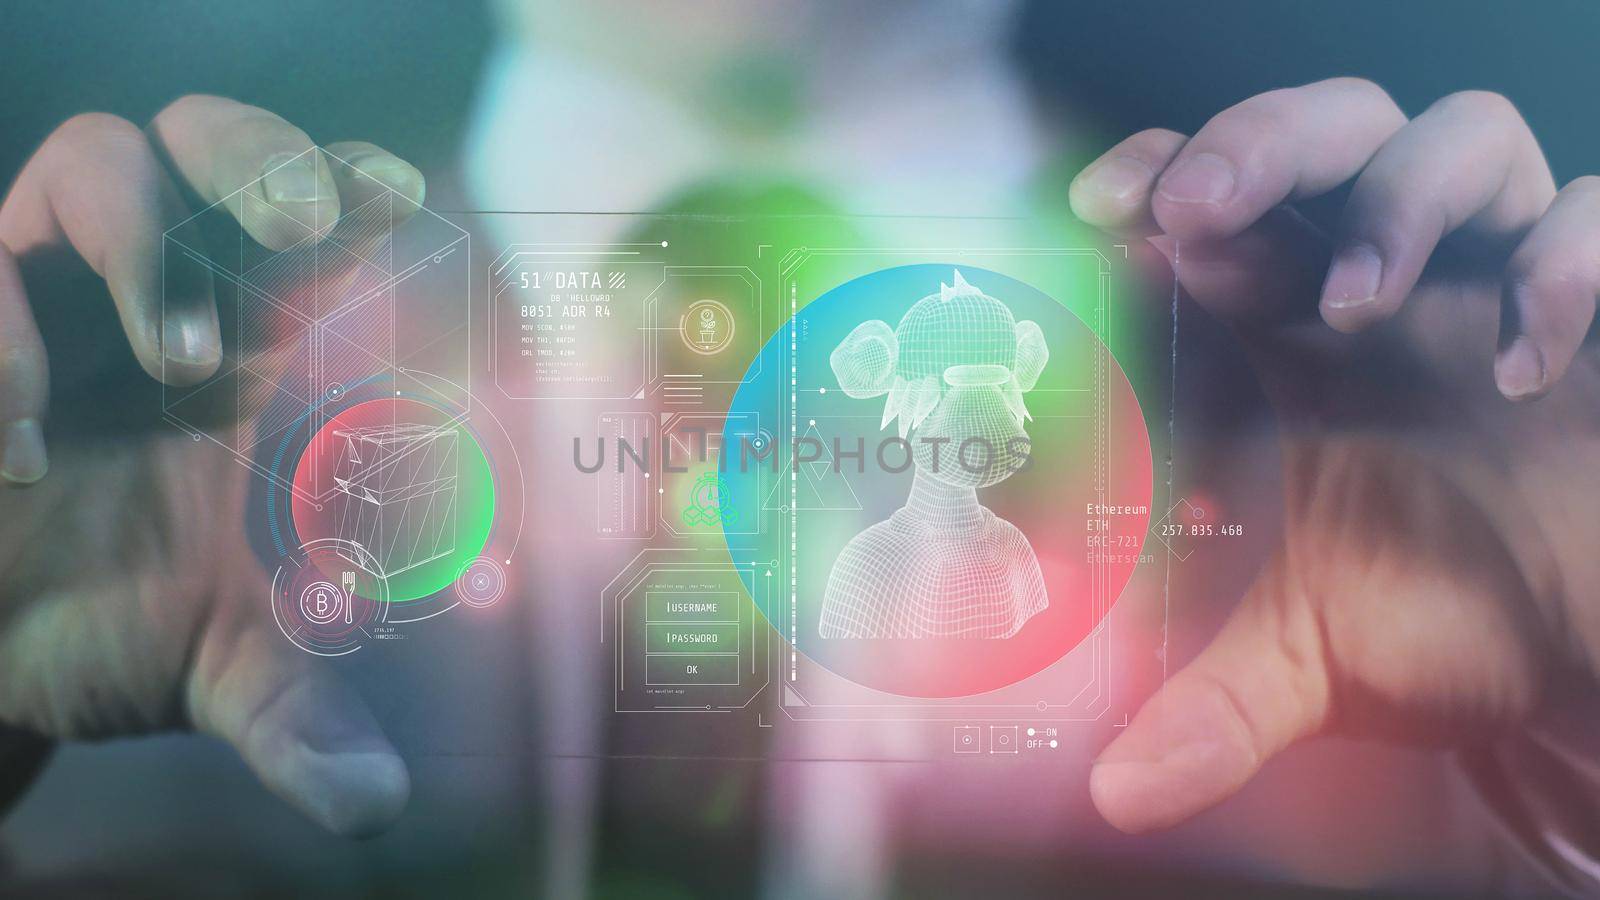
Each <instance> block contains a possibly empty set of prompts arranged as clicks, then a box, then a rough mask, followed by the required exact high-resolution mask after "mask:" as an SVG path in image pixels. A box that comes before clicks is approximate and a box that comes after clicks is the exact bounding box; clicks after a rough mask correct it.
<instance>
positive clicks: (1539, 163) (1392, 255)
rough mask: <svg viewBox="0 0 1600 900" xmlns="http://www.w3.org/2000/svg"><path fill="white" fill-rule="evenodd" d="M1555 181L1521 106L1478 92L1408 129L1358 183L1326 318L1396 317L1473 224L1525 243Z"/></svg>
mask: <svg viewBox="0 0 1600 900" xmlns="http://www.w3.org/2000/svg"><path fill="white" fill-rule="evenodd" d="M1554 196H1555V182H1554V179H1553V178H1552V177H1551V175H1550V168H1549V166H1548V165H1546V164H1545V160H1544V154H1543V153H1542V152H1541V151H1540V150H1539V144H1538V142H1537V141H1535V140H1534V138H1533V134H1532V132H1530V131H1529V130H1528V126H1527V124H1526V123H1524V122H1523V121H1522V117H1521V116H1520V115H1519V114H1518V113H1517V111H1516V108H1515V107H1513V106H1512V105H1511V102H1510V101H1508V100H1506V99H1505V98H1504V97H1501V96H1499V95H1498V94H1489V93H1484V92H1481V91H1470V92H1465V93H1460V94H1452V95H1451V96H1449V97H1446V98H1444V99H1443V100H1441V101H1439V102H1438V103H1435V104H1434V105H1433V106H1432V107H1429V109H1428V110H1427V111H1426V112H1424V113H1423V114H1422V115H1420V116H1418V117H1417V118H1416V119H1415V120H1414V121H1413V122H1412V123H1411V124H1410V125H1408V126H1406V127H1405V128H1403V129H1401V130H1400V131H1399V133H1397V134H1396V135H1395V136H1394V137H1393V138H1392V139H1391V140H1390V141H1389V142H1388V143H1387V144H1385V145H1384V146H1383V147H1382V149H1380V150H1379V151H1378V153H1377V154H1376V155H1375V156H1374V157H1373V159H1372V163H1371V164H1370V165H1368V166H1367V168H1366V170H1365V171H1363V172H1362V173H1361V176H1360V177H1359V178H1357V179H1356V183H1355V187H1354V188H1353V189H1352V191H1351V194H1350V200H1349V203H1348V204H1347V205H1346V206H1345V211H1344V214H1343V218H1342V222H1341V224H1340V229H1339V234H1338V240H1337V247H1338V249H1337V250H1336V252H1335V253H1334V257H1333V264H1332V266H1331V267H1330V268H1329V270H1328V278H1327V280H1326V281H1325V282H1324V284H1323V287H1322V301H1321V303H1322V315H1323V318H1325V319H1326V320H1327V321H1328V324H1330V325H1332V326H1333V327H1335V328H1338V329H1340V330H1341V331H1357V330H1360V329H1362V328H1365V327H1367V326H1369V325H1372V324H1373V323H1375V322H1378V321H1382V320H1383V319H1387V318H1388V317H1390V316H1392V315H1394V313H1395V312H1396V311H1397V310H1399V308H1400V305H1401V304H1402V303H1403V302H1404V301H1405V298H1406V296H1407V295H1408V294H1410V293H1411V290H1412V289H1413V288H1414V287H1415V286H1416V284H1417V280H1418V279H1419V278H1420V277H1421V276H1422V270H1423V267H1424V266H1425V265H1426V264H1427V262H1428V258H1429V257H1430V256H1432V255H1433V252H1434V249H1435V248H1436V247H1437V246H1438V245H1439V241H1440V240H1441V239H1443V238H1444V236H1445V235H1447V234H1450V233H1451V232H1453V231H1456V230H1457V229H1460V228H1463V227H1465V226H1468V225H1471V226H1472V227H1473V228H1474V229H1475V230H1478V231H1480V232H1482V233H1484V234H1487V235H1492V236H1496V237H1506V236H1509V237H1513V238H1514V237H1516V236H1519V235H1520V233H1521V232H1522V231H1523V230H1524V229H1526V228H1528V227H1529V226H1530V225H1532V224H1533V222H1534V221H1535V220H1536V219H1537V218H1538V217H1539V215H1540V214H1541V213H1543V212H1544V210H1545V207H1547V206H1548V205H1549V204H1550V200H1551V198H1553V197H1554Z"/></svg>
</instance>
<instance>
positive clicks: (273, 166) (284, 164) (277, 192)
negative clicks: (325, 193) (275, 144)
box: [261, 152, 322, 203]
mask: <svg viewBox="0 0 1600 900" xmlns="http://www.w3.org/2000/svg"><path fill="white" fill-rule="evenodd" d="M321 187H322V185H321V180H320V179H319V178H318V177H317V158H316V155H315V154H313V153H310V152H306V153H279V154H278V155H276V156H274V157H272V158H271V159H269V160H267V164H266V165H265V166H264V167H262V170H261V192H262V193H263V194H265V195H266V197H267V200H268V201H270V202H272V203H310V202H312V201H314V200H316V199H317V198H318V196H319V195H320V191H321Z"/></svg>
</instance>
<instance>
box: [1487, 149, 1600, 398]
mask: <svg viewBox="0 0 1600 900" xmlns="http://www.w3.org/2000/svg"><path fill="white" fill-rule="evenodd" d="M1505 295H1506V301H1505V308H1506V314H1505V315H1504V317H1503V320H1502V326H1503V327H1502V328H1501V334H1502V337H1501V342H1500V351H1499V353H1498V354H1496V356H1495V365H1494V377H1495V383H1496V384H1497V385H1498V386H1499V388H1500V392H1501V393H1502V394H1504V395H1505V396H1506V397H1508V398H1510V399H1512V400H1521V399H1525V398H1532V397H1538V396H1541V395H1543V394H1544V393H1545V392H1547V391H1548V390H1550V388H1552V387H1554V386H1555V384H1556V382H1558V381H1560V380H1561V376H1562V375H1563V374H1564V373H1565V372H1566V370H1567V366H1568V365H1569V364H1570V363H1571V362H1572V358H1573V356H1575V355H1576V354H1577V352H1578V348H1579V346H1581V345H1582V343H1583V340H1584V336H1585V335H1586V334H1587V333H1588V331H1589V325H1590V323H1591V322H1593V321H1594V305H1595V298H1596V296H1597V295H1600V177H1596V176H1593V175H1590V176H1588V177H1586V178H1579V179H1578V180H1576V181H1574V182H1572V183H1571V184H1569V185H1567V186H1566V187H1565V188H1563V189H1562V190H1561V193H1559V194H1557V195H1556V199H1555V200H1554V201H1552V202H1551V204H1550V208H1549V209H1548V210H1547V211H1546V212H1545V214H1544V216H1543V217H1542V218H1541V219H1539V221H1538V223H1537V224H1535V225H1534V226H1533V230H1532V231H1530V232H1528V236H1527V237H1526V238H1524V239H1523V241H1522V243H1521V245H1519V246H1518V247H1517V249H1516V252H1514V253H1513V254H1512V255H1511V262H1510V263H1509V265H1508V266H1507V268H1506V284H1505Z"/></svg>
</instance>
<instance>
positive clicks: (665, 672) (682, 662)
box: [644, 654, 739, 685]
mask: <svg viewBox="0 0 1600 900" xmlns="http://www.w3.org/2000/svg"><path fill="white" fill-rule="evenodd" d="M644 668H645V674H644V680H645V684H687V685H695V684H738V683H739V657H737V656H709V655H704V654H697V655H690V654H685V655H681V656H654V655H651V656H647V657H645V667H644Z"/></svg>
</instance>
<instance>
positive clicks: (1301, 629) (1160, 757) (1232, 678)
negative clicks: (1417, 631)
mask: <svg viewBox="0 0 1600 900" xmlns="http://www.w3.org/2000/svg"><path fill="white" fill-rule="evenodd" d="M1282 571H1283V568H1282V567H1281V566H1275V567H1273V568H1272V569H1269V572H1268V574H1266V575H1264V576H1263V578H1262V579H1261V580H1260V581H1258V582H1257V583H1256V585H1255V587H1254V588H1252V590H1251V594H1250V596H1248V597H1246V598H1245V601H1244V602H1243V603H1242V604H1241V605H1240V607H1239V609H1238V610H1237V611H1236V612H1235V613H1234V615H1233V617H1232V618H1231V619H1230V620H1229V621H1228V623H1227V624H1226V625H1224V626H1223V629H1222V631H1221V632H1220V633H1219V634H1218V635H1217V637H1216V639H1215V640H1214V641H1213V642H1212V643H1211V645H1210V646H1209V647H1207V648H1206V649H1205V650H1204V651H1203V652H1202V653H1201V654H1200V656H1199V657H1197V658H1196V659H1195V661H1194V662H1193V663H1191V664H1190V665H1189V666H1188V667H1187V668H1185V669H1184V670H1183V671H1182V672H1179V673H1178V674H1177V675H1176V676H1174V677H1173V678H1172V680H1171V681H1170V682H1168V683H1167V684H1166V685H1165V686H1164V687H1163V688H1162V689H1161V692H1160V693H1159V694H1157V695H1156V696H1155V697H1153V698H1151V700H1150V701H1149V702H1148V703H1146V704H1145V706H1144V708H1143V709H1141V710H1140V711H1139V714H1138V715H1137V716H1135V717H1134V720H1133V722H1132V723H1131V724H1129V726H1128V728H1127V729H1126V730H1125V731H1124V732H1123V733H1122V735H1121V736H1120V737H1118V738H1117V739H1116V740H1115V741H1113V742H1112V743H1111V746H1109V747H1107V748H1106V750H1105V752H1104V753H1102V754H1101V755H1100V758H1099V759H1097V760H1096V761H1095V764H1094V768H1093V770H1092V771H1091V773H1090V776H1089V791H1090V794H1091V796H1092V797H1093V799H1094V804H1095V807H1096V808H1097V809H1099V810H1100V814H1101V815H1103V816H1105V818H1106V820H1107V821H1108V822H1110V823H1111V824H1112V825H1114V826H1116V827H1117V828H1119V829H1121V830H1123V831H1127V832H1144V831H1150V830H1153V829H1158V828H1165V827H1168V826H1171V825H1175V824H1177V823H1178V822H1181V821H1183V820H1184V819H1187V818H1189V817H1190V816H1193V815H1194V814H1196V813H1198V812H1200V811H1202V810H1204V809H1207V808H1208V807H1210V806H1212V805H1214V804H1216V803H1217V802H1219V801H1221V800H1223V799H1225V798H1227V797H1229V796H1231V795H1232V794H1233V793H1234V792H1236V791H1237V790H1239V788H1240V787H1242V786H1243V785H1244V784H1245V782H1246V781H1248V780H1249V779H1250V778H1251V777H1252V776H1254V775H1255V773H1256V772H1257V771H1258V770H1259V769H1260V768H1261V765H1262V763H1264V762H1266V760H1267V759H1268V758H1270V757H1272V756H1273V755H1274V754H1276V753H1278V752H1279V751H1280V750H1282V749H1284V748H1285V747H1287V746H1288V745H1289V744H1290V743H1292V742H1294V741H1295V740H1296V739H1298V738H1301V737H1304V736H1306V735H1308V734H1311V733H1312V732H1314V731H1316V730H1317V729H1318V728H1320V727H1321V725H1322V723H1323V721H1324V720H1325V718H1326V717H1327V712H1328V708H1329V686H1328V674H1327V666H1326V663H1325V661H1324V660H1323V655H1322V645H1321V640H1320V636H1319V631H1318V629H1317V627H1316V625H1315V624H1314V622H1313V621H1312V620H1311V618H1310V617H1311V613H1310V612H1309V609H1310V608H1309V605H1307V604H1304V603H1299V602H1296V599H1295V588H1294V586H1293V584H1292V583H1290V582H1289V581H1288V580H1287V579H1286V578H1285V577H1284V576H1282V575H1281V574H1274V573H1280V572H1282Z"/></svg>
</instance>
